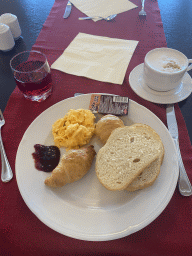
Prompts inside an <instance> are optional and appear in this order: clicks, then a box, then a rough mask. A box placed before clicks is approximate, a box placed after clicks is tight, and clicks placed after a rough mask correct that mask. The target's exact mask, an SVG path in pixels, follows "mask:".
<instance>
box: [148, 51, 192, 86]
mask: <svg viewBox="0 0 192 256" xmlns="http://www.w3.org/2000/svg"><path fill="white" fill-rule="evenodd" d="M189 63H192V59H188V58H187V57H186V56H185V55H184V54H183V53H181V52H179V51H177V50H174V49H171V48H156V49H154V50H151V51H149V52H148V53H147V54H146V56H145V60H144V70H143V79H144V82H145V83H146V84H147V85H148V86H149V87H150V88H151V89H153V90H156V91H170V90H172V89H175V88H176V87H178V86H179V85H181V82H182V79H183V77H184V75H185V73H186V72H187V71H189V70H190V69H192V65H190V66H189Z"/></svg>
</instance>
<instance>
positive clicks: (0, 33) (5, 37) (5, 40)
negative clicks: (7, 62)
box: [0, 23, 15, 52]
mask: <svg viewBox="0 0 192 256" xmlns="http://www.w3.org/2000/svg"><path fill="white" fill-rule="evenodd" d="M14 45H15V41H14V39H13V35H12V33H11V30H10V28H9V26H7V25H5V24H3V23H0V50H1V51H4V52H6V51H10V50H11V49H13V47H14Z"/></svg>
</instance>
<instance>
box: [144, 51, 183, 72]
mask: <svg viewBox="0 0 192 256" xmlns="http://www.w3.org/2000/svg"><path fill="white" fill-rule="evenodd" d="M147 63H148V65H149V66H150V67H151V68H152V69H155V70H157V71H160V72H166V73H173V72H178V71H180V70H183V69H184V68H186V65H187V63H186V59H185V58H184V57H183V56H182V55H180V54H175V53H173V52H169V51H165V52H162V51H157V52H153V53H152V54H149V55H148V56H147Z"/></svg>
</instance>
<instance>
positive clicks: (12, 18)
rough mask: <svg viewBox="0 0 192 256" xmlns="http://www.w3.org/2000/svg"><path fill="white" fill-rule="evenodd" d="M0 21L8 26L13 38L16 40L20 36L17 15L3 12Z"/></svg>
mask: <svg viewBox="0 0 192 256" xmlns="http://www.w3.org/2000/svg"><path fill="white" fill-rule="evenodd" d="M0 22H1V23H4V24H6V25H7V26H9V27H10V30H11V33H12V34H13V38H14V39H15V40H17V39H18V38H19V37H20V36H21V28H20V26H19V22H18V19H17V16H16V15H14V14H11V13H4V14H2V15H1V16H0Z"/></svg>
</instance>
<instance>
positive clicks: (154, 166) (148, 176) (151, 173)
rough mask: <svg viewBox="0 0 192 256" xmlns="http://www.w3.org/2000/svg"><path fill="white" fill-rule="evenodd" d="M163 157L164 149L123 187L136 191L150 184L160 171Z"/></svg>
mask: <svg viewBox="0 0 192 256" xmlns="http://www.w3.org/2000/svg"><path fill="white" fill-rule="evenodd" d="M163 157H164V150H162V152H161V155H160V156H159V157H158V158H157V159H156V160H155V161H153V162H152V163H151V164H150V165H149V166H148V167H146V168H145V170H144V171H143V172H142V173H141V174H140V175H139V176H137V177H136V178H135V179H134V180H133V182H132V183H131V184H130V185H129V186H128V187H127V188H126V189H125V190H127V191H136V190H139V189H143V188H147V187H149V186H151V185H152V184H153V183H154V182H155V181H156V179H157V177H158V175H159V173H160V167H161V164H162V161H163Z"/></svg>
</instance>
